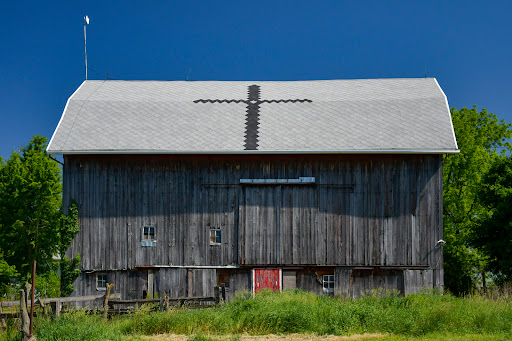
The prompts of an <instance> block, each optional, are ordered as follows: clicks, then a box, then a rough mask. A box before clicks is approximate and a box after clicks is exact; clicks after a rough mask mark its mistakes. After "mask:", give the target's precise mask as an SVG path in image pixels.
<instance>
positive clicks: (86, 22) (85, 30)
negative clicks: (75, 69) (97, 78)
mask: <svg viewBox="0 0 512 341" xmlns="http://www.w3.org/2000/svg"><path fill="white" fill-rule="evenodd" d="M88 24H89V17H88V16H87V15H86V16H85V17H84V47H85V80H87V29H86V26H87V25H88Z"/></svg>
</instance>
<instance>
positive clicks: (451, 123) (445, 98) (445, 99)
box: [434, 78, 459, 150]
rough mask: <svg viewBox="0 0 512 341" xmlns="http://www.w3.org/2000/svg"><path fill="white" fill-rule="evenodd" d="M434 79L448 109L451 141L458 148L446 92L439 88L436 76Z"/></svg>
mask: <svg viewBox="0 0 512 341" xmlns="http://www.w3.org/2000/svg"><path fill="white" fill-rule="evenodd" d="M434 81H435V82H436V85H437V87H438V88H439V91H441V93H442V94H443V96H444V102H445V103H446V109H448V118H449V119H450V126H451V128H452V135H453V141H454V142H455V148H457V150H458V149H459V145H458V144H457V136H455V129H454V128H453V120H452V112H451V111H450V105H448V97H446V94H445V93H444V91H443V89H441V86H440V85H439V82H438V81H437V78H434Z"/></svg>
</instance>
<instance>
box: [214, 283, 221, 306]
mask: <svg viewBox="0 0 512 341" xmlns="http://www.w3.org/2000/svg"><path fill="white" fill-rule="evenodd" d="M214 292H215V304H219V303H220V287H215V288H214Z"/></svg>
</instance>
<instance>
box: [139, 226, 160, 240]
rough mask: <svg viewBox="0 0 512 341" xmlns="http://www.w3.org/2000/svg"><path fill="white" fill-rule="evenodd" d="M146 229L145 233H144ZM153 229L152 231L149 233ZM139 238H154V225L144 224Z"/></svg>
mask: <svg viewBox="0 0 512 341" xmlns="http://www.w3.org/2000/svg"><path fill="white" fill-rule="evenodd" d="M146 229H147V231H148V232H147V233H146ZM151 231H153V233H150V232H151ZM141 240H156V226H153V225H146V226H144V227H142V238H141Z"/></svg>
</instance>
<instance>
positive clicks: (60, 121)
mask: <svg viewBox="0 0 512 341" xmlns="http://www.w3.org/2000/svg"><path fill="white" fill-rule="evenodd" d="M85 82H86V81H83V82H82V84H80V86H79V87H78V89H76V90H75V92H73V94H72V95H71V96H69V98H68V100H67V101H66V106H65V107H64V110H63V111H62V115H61V116H60V120H59V123H58V124H57V128H55V131H54V132H53V135H52V138H51V139H50V142H48V146H47V147H46V152H47V153H48V154H50V153H49V152H48V150H49V149H50V146H51V145H52V142H53V138H54V137H55V134H57V131H58V130H59V127H60V124H61V123H62V119H63V118H64V115H65V114H66V110H67V109H68V105H69V102H70V101H71V99H72V98H73V96H75V94H76V93H77V92H78V91H79V90H80V88H81V87H82V86H83V85H84V84H85Z"/></svg>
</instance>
